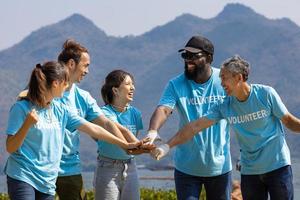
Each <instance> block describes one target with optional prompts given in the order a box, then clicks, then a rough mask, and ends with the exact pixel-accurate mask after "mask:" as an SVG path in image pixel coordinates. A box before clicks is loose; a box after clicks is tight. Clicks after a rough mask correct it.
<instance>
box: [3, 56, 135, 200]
mask: <svg viewBox="0 0 300 200" xmlns="http://www.w3.org/2000/svg"><path fill="white" fill-rule="evenodd" d="M68 81H69V74H68V70H67V69H66V68H65V67H64V66H63V65H62V64H60V63H59V62H52V61H50V62H46V63H45V64H43V65H41V64H37V65H36V67H35V68H34V69H33V71H32V74H31V77H30V81H29V84H28V93H27V95H26V96H25V97H24V98H21V99H19V100H18V101H17V102H16V103H15V104H14V105H13V106H12V107H11V109H10V113H9V119H8V125H7V130H6V133H7V141H6V149H7V151H8V152H9V153H10V156H9V158H8V160H7V163H6V167H5V173H6V174H7V185H8V194H9V197H10V199H12V200H19V199H20V200H32V199H41V200H48V199H53V198H54V194H55V181H56V178H57V175H58V170H59V163H60V159H61V155H62V147H63V138H64V132H65V131H64V130H65V129H69V130H74V129H78V130H80V131H83V132H86V133H88V134H89V135H90V136H92V137H94V138H98V139H103V140H105V141H107V142H111V143H114V144H118V145H120V146H121V147H122V148H135V147H136V146H137V145H138V143H134V144H131V143H127V142H126V141H123V140H121V139H118V138H116V137H115V136H113V135H112V134H110V133H109V132H107V131H106V130H104V129H103V128H101V127H99V126H97V125H94V124H92V123H90V122H88V121H86V120H85V119H83V118H81V117H79V116H78V115H77V113H73V112H72V111H70V110H68V109H67V108H66V107H65V106H64V105H63V104H61V103H60V102H59V101H56V100H54V98H58V97H61V96H62V95H63V92H64V91H65V89H66V88H67V86H68Z"/></svg>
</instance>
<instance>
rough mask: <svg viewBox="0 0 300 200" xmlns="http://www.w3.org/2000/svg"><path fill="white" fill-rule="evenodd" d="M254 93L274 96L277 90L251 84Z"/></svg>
mask: <svg viewBox="0 0 300 200" xmlns="http://www.w3.org/2000/svg"><path fill="white" fill-rule="evenodd" d="M251 87H252V90H253V92H256V93H260V94H274V93H276V91H275V89H274V88H273V87H271V86H268V85H262V84H251Z"/></svg>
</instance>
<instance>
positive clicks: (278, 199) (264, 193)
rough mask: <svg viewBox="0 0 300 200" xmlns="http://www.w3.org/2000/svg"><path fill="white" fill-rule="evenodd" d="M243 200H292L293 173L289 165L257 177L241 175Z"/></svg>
mask: <svg viewBox="0 0 300 200" xmlns="http://www.w3.org/2000/svg"><path fill="white" fill-rule="evenodd" d="M241 190H242V196H243V200H253V199H255V200H267V199H268V196H270V199H271V200H292V199H294V188H293V173H292V168H291V166H290V165H287V166H285V167H281V168H279V169H276V170H274V171H271V172H268V173H265V174H258V175H241Z"/></svg>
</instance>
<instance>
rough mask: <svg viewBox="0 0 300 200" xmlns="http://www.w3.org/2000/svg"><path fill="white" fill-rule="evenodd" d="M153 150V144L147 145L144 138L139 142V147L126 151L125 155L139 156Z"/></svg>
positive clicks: (146, 139) (146, 140) (147, 140)
mask: <svg viewBox="0 0 300 200" xmlns="http://www.w3.org/2000/svg"><path fill="white" fill-rule="evenodd" d="M153 149H155V145H154V144H149V139H148V138H145V139H143V140H141V141H140V145H139V146H137V147H136V148H133V149H128V150H127V153H128V154H131V155H139V154H143V153H150V152H151V151H152V150H153Z"/></svg>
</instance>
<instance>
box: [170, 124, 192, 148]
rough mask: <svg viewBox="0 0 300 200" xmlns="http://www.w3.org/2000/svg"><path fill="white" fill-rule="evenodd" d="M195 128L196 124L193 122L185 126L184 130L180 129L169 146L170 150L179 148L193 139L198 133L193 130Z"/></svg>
mask: <svg viewBox="0 0 300 200" xmlns="http://www.w3.org/2000/svg"><path fill="white" fill-rule="evenodd" d="M193 126H195V122H191V123H189V124H187V125H185V126H184V127H183V128H182V129H180V130H179V131H178V132H177V133H176V135H175V136H173V137H172V138H171V139H170V140H169V141H168V142H167V144H168V145H169V147H170V148H172V147H174V146H177V145H179V144H183V143H185V142H187V141H188V140H190V139H192V138H193V136H194V135H195V134H196V133H197V132H196V131H195V129H194V128H193Z"/></svg>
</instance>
